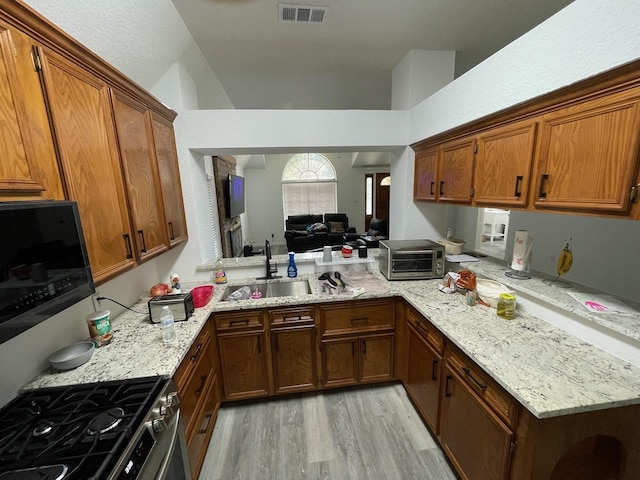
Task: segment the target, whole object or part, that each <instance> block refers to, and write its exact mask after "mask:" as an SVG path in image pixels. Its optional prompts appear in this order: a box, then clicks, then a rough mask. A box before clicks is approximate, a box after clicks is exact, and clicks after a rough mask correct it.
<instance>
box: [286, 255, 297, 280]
mask: <svg viewBox="0 0 640 480" xmlns="http://www.w3.org/2000/svg"><path fill="white" fill-rule="evenodd" d="M293 257H294V252H289V266H288V267H287V277H289V278H296V277H297V276H298V267H296V261H295V259H294V258H293Z"/></svg>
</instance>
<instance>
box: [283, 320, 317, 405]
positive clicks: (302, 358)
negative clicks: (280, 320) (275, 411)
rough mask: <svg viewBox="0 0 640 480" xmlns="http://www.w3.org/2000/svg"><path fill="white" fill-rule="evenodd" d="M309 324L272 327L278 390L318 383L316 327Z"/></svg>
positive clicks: (310, 387)
mask: <svg viewBox="0 0 640 480" xmlns="http://www.w3.org/2000/svg"><path fill="white" fill-rule="evenodd" d="M307 318H308V319H309V320H308V322H309V323H308V324H307V325H304V324H302V325H296V326H292V327H283V328H277V329H274V328H272V329H271V352H272V356H273V381H274V386H275V392H276V393H286V392H293V391H300V390H313V389H315V388H317V386H318V376H317V366H316V352H315V350H316V327H315V325H314V324H313V319H312V318H310V317H307Z"/></svg>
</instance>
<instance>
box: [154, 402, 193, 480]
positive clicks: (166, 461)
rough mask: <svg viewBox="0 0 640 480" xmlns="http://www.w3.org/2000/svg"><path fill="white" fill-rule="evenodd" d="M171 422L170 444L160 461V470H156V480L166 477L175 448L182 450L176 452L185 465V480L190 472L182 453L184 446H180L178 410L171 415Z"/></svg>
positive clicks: (180, 434)
mask: <svg viewBox="0 0 640 480" xmlns="http://www.w3.org/2000/svg"><path fill="white" fill-rule="evenodd" d="M171 420H172V421H173V426H172V429H171V444H170V445H169V448H168V449H167V453H166V454H165V456H164V458H163V459H162V464H161V465H160V468H159V469H158V473H157V474H156V476H155V478H156V479H157V480H165V479H166V478H167V477H166V475H167V474H168V469H169V465H170V463H171V459H172V458H173V455H174V453H175V450H176V447H177V446H178V447H180V449H181V450H182V451H181V452H178V453H179V455H181V456H182V457H183V458H182V460H183V465H185V475H188V476H186V477H185V478H190V476H189V475H190V472H188V470H189V466H188V464H186V463H185V462H186V458H185V457H186V455H185V452H184V448H185V446H184V445H180V444H179V442H180V439H181V438H182V432H181V431H180V409H178V411H176V413H175V414H174V415H173V417H172V418H171Z"/></svg>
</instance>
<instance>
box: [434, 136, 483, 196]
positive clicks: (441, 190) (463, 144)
mask: <svg viewBox="0 0 640 480" xmlns="http://www.w3.org/2000/svg"><path fill="white" fill-rule="evenodd" d="M475 148H476V142H475V139H474V138H473V137H466V138H462V139H458V140H454V141H452V142H448V143H445V144H443V145H441V146H440V148H439V158H438V200H440V201H441V202H456V203H471V187H472V181H473V161H474V157H475Z"/></svg>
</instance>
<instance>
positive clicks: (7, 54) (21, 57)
mask: <svg viewBox="0 0 640 480" xmlns="http://www.w3.org/2000/svg"><path fill="white" fill-rule="evenodd" d="M0 125H2V142H0V200H35V199H56V200H61V199H63V198H64V191H63V188H62V182H61V180H60V174H59V172H58V164H57V159H56V156H55V150H54V147H53V142H52V139H51V133H50V130H49V125H48V118H47V112H46V109H45V106H44V99H43V96H42V91H41V89H40V83H39V78H38V74H37V73H36V71H35V69H34V68H33V65H32V62H31V42H30V41H29V38H28V37H27V36H26V35H24V34H23V33H21V32H19V31H18V30H15V29H12V28H11V27H10V26H8V25H7V24H5V23H4V22H1V21H0Z"/></svg>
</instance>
